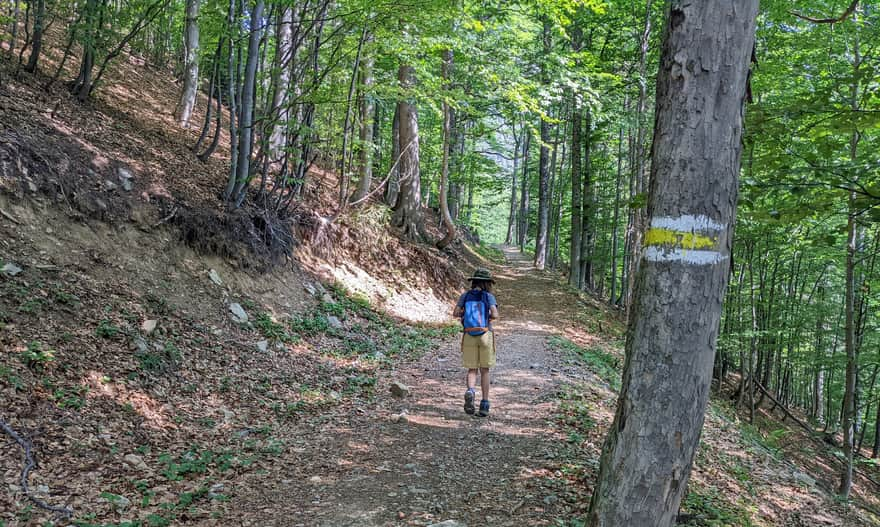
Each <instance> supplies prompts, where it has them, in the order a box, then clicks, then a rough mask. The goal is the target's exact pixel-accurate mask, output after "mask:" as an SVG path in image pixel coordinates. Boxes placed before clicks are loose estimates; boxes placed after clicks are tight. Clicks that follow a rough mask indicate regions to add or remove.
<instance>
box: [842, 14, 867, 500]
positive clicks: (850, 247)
mask: <svg viewBox="0 0 880 527" xmlns="http://www.w3.org/2000/svg"><path fill="white" fill-rule="evenodd" d="M857 17H858V14H854V15H853V18H857ZM861 61H862V56H861V50H860V48H859V40H858V36H856V40H855V43H854V46H853V77H852V86H851V89H850V104H851V108H852V110H853V111H854V112H856V111H858V109H859V69H860V67H861ZM849 146H850V152H849V153H850V160H851V161H852V162H853V163H855V161H856V158H857V154H858V146H859V132H858V131H857V130H856V131H854V132H853V133H852V135H851V136H850V144H849ZM856 198H857V195H856V192H855V191H852V192H850V194H849V208H848V212H849V214H848V216H847V225H846V231H847V246H846V296H845V299H844V302H845V304H844V317H845V320H846V321H845V323H844V324H845V325H844V332H845V336H844V346H845V348H846V377H845V378H844V396H843V417H842V421H841V423H842V426H843V454H844V457H845V458H846V468H845V469H844V471H843V474H842V476H841V478H840V490H839V493H840V495H841V496H842V497H843V498H844V499H849V493H850V490H851V489H852V480H853V457H854V454H855V452H854V447H855V443H854V441H855V436H854V432H855V430H854V428H853V421H854V420H855V414H856V400H855V399H856V382H857V377H858V362H857V361H858V355H857V354H858V350H857V349H856V320H855V295H856V291H855V266H856V252H857V251H858V238H859V232H858V231H859V228H858V225H857V223H856V214H858V210H857V207H856Z"/></svg>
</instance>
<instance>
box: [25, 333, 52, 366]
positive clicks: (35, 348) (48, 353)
mask: <svg viewBox="0 0 880 527" xmlns="http://www.w3.org/2000/svg"><path fill="white" fill-rule="evenodd" d="M19 358H20V359H21V361H22V362H23V363H24V364H25V366H27V367H28V368H30V369H32V370H36V371H43V370H44V369H45V368H46V366H48V365H49V363H50V362H52V361H54V360H55V350H52V349H48V348H44V346H43V344H42V343H40V342H39V341H36V340H34V341H31V342H28V344H27V347H26V348H25V350H24V351H23V352H21V354H20V355H19Z"/></svg>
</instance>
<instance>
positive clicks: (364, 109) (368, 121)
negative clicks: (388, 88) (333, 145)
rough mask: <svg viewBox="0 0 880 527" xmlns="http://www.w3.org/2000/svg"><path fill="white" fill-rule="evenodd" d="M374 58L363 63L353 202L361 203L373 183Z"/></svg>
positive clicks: (370, 57)
mask: <svg viewBox="0 0 880 527" xmlns="http://www.w3.org/2000/svg"><path fill="white" fill-rule="evenodd" d="M372 89H373V57H372V55H371V56H368V57H367V58H366V59H365V60H363V61H361V91H362V93H361V108H360V111H361V123H360V125H361V126H360V158H359V161H358V165H359V166H358V175H359V177H358V185H357V189H356V190H355V193H354V195H353V196H352V197H351V201H352V202H356V201H360V200H362V199H364V197H365V196H366V195H367V194H369V192H370V186H371V185H372V183H373V149H374V148H375V147H374V145H373V125H374V120H373V114H374V113H375V109H374V106H375V103H374V102H373V94H372V93H371V92H372Z"/></svg>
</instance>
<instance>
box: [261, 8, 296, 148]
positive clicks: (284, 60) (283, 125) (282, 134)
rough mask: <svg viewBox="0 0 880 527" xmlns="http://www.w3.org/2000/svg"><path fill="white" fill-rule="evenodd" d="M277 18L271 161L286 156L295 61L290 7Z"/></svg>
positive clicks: (284, 9)
mask: <svg viewBox="0 0 880 527" xmlns="http://www.w3.org/2000/svg"><path fill="white" fill-rule="evenodd" d="M279 8H280V9H281V12H280V13H279V14H278V21H277V23H276V26H275V33H276V34H275V71H274V72H273V73H274V76H275V79H274V84H275V93H274V94H273V96H272V110H271V115H272V121H273V122H272V132H271V133H270V134H269V144H268V147H267V150H268V155H269V160H270V162H272V163H277V162H279V161H281V159H282V158H283V157H284V147H285V146H286V145H287V130H288V128H289V125H288V122H287V120H288V119H289V117H290V108H289V106H288V98H289V97H288V93H289V92H290V79H291V72H292V71H293V69H294V65H295V64H294V60H293V58H294V57H293V9H292V8H291V7H290V6H284V7H279Z"/></svg>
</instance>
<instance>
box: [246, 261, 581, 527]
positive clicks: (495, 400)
mask: <svg viewBox="0 0 880 527" xmlns="http://www.w3.org/2000/svg"><path fill="white" fill-rule="evenodd" d="M504 252H505V255H506V258H507V265H505V266H499V267H497V268H496V269H495V270H494V273H495V275H496V280H497V284H496V295H497V297H498V302H499V310H500V320H499V321H498V323H497V324H496V328H495V329H496V336H497V353H498V364H497V367H496V368H494V369H493V370H492V372H493V380H492V388H491V394H490V399H491V401H492V410H491V415H490V416H489V417H488V418H480V417H475V416H470V415H467V414H465V413H464V411H463V407H462V405H463V395H464V370H463V369H462V368H461V360H460V354H459V341H458V339H457V338H454V339H450V340H448V341H446V342H444V343H443V345H442V346H441V347H440V349H439V350H437V351H436V352H432V353H428V354H426V355H425V356H423V357H421V358H420V359H419V360H417V361H414V362H410V363H403V364H398V366H397V369H396V371H395V372H394V375H393V376H388V377H387V378H384V379H382V380H381V381H380V386H379V388H378V390H379V392H378V393H379V397H378V398H377V399H378V400H377V401H376V403H375V404H374V405H371V406H370V407H366V408H360V409H358V410H357V411H354V412H349V413H348V414H345V415H336V416H333V417H330V416H328V417H327V419H326V420H324V421H323V422H318V423H314V424H313V426H314V428H313V430H312V431H311V432H310V433H305V434H303V435H302V436H300V437H299V438H298V443H299V444H298V445H296V447H295V448H293V451H294V454H293V455H294V456H295V459H289V460H286V461H287V462H288V463H291V464H292V465H293V466H295V473H291V472H292V470H291V471H287V474H286V476H287V477H284V478H283V479H282V480H281V481H275V482H266V481H265V480H263V481H262V482H260V483H257V481H255V482H254V483H255V484H258V485H259V486H262V487H264V490H263V491H261V492H260V494H259V497H260V499H256V500H255V502H251V503H248V504H247V506H246V508H247V509H248V512H249V514H248V517H249V518H250V517H253V515H254V514H256V516H258V517H260V519H259V520H258V521H257V522H255V523H253V525H287V526H295V525H302V526H313V525H315V526H321V527H344V526H352V527H354V526H359V527H366V526H403V525H433V524H435V523H440V522H442V521H446V520H454V521H456V522H459V523H458V524H456V525H468V526H471V527H473V526H483V525H489V526H495V525H497V526H526V525H552V524H553V519H554V518H555V517H557V515H559V514H561V513H563V512H564V511H563V509H562V507H567V506H569V505H568V504H566V503H563V500H562V499H561V498H559V497H558V496H557V494H556V493H558V492H559V491H558V490H556V491H554V490H553V489H552V488H544V486H545V485H548V483H547V481H549V480H548V479H547V478H546V477H545V476H546V475H548V474H549V473H550V468H549V467H551V466H552V465H553V464H554V461H553V460H555V459H559V458H560V457H562V455H563V451H564V449H565V448H566V445H567V443H566V441H565V437H564V434H563V433H562V432H561V431H560V430H559V429H558V425H557V421H556V419H555V417H554V416H555V413H556V410H557V408H558V400H559V397H558V394H559V390H560V388H561V386H562V384H563V383H564V382H565V381H566V377H567V376H568V374H572V375H578V374H577V372H575V371H574V370H573V368H576V367H575V366H572V365H571V364H569V365H565V364H564V358H563V357H561V356H559V355H560V354H558V353H553V352H551V351H550V350H549V348H548V337H549V336H551V335H552V334H560V333H562V330H563V328H562V326H563V324H564V322H563V321H570V320H571V319H572V318H573V313H574V311H575V306H576V303H577V298H576V296H574V295H573V294H572V293H570V292H567V291H565V290H564V289H563V288H561V287H560V286H559V285H558V284H557V283H556V281H555V279H554V278H553V277H552V276H550V275H549V274H545V273H542V272H539V271H537V270H536V269H535V268H534V267H533V265H532V263H531V261H530V259H529V258H528V257H527V256H526V255H523V254H521V253H519V252H518V251H517V250H516V249H513V248H504ZM451 309H452V306H450V311H451ZM566 372H568V373H566ZM578 376H579V375H578ZM395 380H397V381H400V382H403V383H404V384H406V385H408V386H410V387H411V393H410V395H409V396H408V397H406V398H403V399H397V398H394V397H392V396H391V395H390V394H389V393H388V386H389V385H390V383H391V382H393V381H395ZM478 395H479V389H478ZM400 414H403V415H404V416H405V417H404V418H403V419H400V420H398V417H397V416H399V415H400ZM276 468H277V467H276ZM284 475H285V474H284V472H282V476H284ZM272 483H274V485H272ZM267 485H270V486H269V487H268V488H266V487H267ZM252 490H256V489H252ZM255 498H256V497H255ZM248 501H250V500H248ZM260 502H262V503H260ZM279 505H282V506H283V508H284V510H286V511H287V512H286V513H285V515H284V516H283V517H279V516H278V513H277V508H278V506H279ZM446 525H449V524H446Z"/></svg>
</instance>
